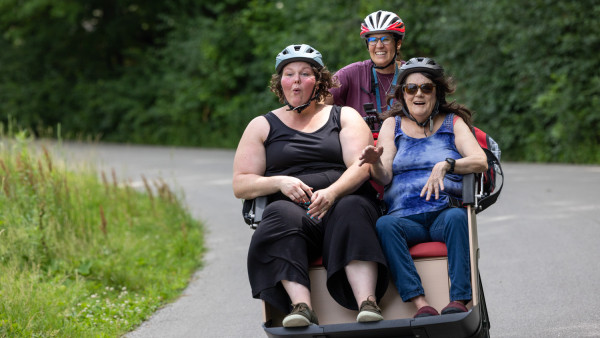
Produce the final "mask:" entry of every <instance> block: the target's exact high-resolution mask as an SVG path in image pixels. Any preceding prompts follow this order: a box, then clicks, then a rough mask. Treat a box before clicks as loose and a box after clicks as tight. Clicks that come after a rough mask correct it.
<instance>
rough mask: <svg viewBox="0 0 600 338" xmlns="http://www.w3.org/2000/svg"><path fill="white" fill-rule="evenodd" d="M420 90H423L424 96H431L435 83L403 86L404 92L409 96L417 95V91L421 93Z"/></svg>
mask: <svg viewBox="0 0 600 338" xmlns="http://www.w3.org/2000/svg"><path fill="white" fill-rule="evenodd" d="M419 88H421V91H422V92H423V94H431V93H432V92H433V88H435V85H434V84H433V83H423V84H420V85H418V84H416V83H407V84H404V85H402V90H404V92H405V93H406V94H409V95H415V94H416V93H417V91H419Z"/></svg>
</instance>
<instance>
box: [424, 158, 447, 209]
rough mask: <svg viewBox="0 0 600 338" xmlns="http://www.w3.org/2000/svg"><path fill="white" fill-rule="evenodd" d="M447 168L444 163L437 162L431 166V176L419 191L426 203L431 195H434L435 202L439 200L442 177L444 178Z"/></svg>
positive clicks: (442, 182) (442, 187) (442, 188)
mask: <svg viewBox="0 0 600 338" xmlns="http://www.w3.org/2000/svg"><path fill="white" fill-rule="evenodd" d="M449 166H450V165H449V164H448V162H446V161H442V162H438V163H436V164H435V166H433V170H432V171H431V175H429V179H428V180H427V183H425V186H424V187H423V190H421V197H423V196H425V200H426V201H429V199H430V198H431V194H434V195H435V199H436V200H437V199H438V198H440V191H441V190H444V176H446V171H448V169H449V168H448V167H449Z"/></svg>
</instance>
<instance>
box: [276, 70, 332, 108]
mask: <svg viewBox="0 0 600 338" xmlns="http://www.w3.org/2000/svg"><path fill="white" fill-rule="evenodd" d="M311 68H312V70H313V73H314V74H315V79H316V84H315V86H316V89H315V95H316V96H317V98H316V101H317V102H321V101H322V100H324V99H325V98H326V97H328V96H331V93H330V92H329V89H331V88H335V87H338V86H339V84H338V83H337V82H336V81H335V80H334V77H333V74H331V72H330V71H329V70H328V69H327V67H322V68H320V69H319V68H317V67H315V66H311ZM269 89H271V91H272V92H273V93H275V95H277V97H278V98H279V102H280V103H285V95H284V94H283V88H282V87H281V74H279V73H276V74H273V75H272V76H271V83H270V84H269Z"/></svg>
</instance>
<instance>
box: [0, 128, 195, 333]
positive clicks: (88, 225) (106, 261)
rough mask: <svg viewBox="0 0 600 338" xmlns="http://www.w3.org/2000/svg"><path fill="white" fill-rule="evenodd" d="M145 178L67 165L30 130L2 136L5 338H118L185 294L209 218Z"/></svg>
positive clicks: (0, 321) (0, 327)
mask: <svg viewBox="0 0 600 338" xmlns="http://www.w3.org/2000/svg"><path fill="white" fill-rule="evenodd" d="M107 176H109V177H110V179H109V178H107ZM100 177H101V178H102V179H100ZM144 183H145V186H146V189H145V190H144V191H143V192H142V191H138V190H135V189H133V188H131V187H130V185H128V184H124V183H123V182H118V179H117V177H116V175H115V174H114V171H113V172H112V173H111V174H110V175H106V174H105V173H98V172H96V171H95V170H94V169H90V168H86V167H85V166H83V167H80V168H66V167H65V166H64V165H63V164H61V163H59V162H58V161H57V160H56V159H53V158H52V156H51V155H50V152H49V151H48V150H47V149H45V148H41V149H39V148H37V147H35V146H33V145H32V144H31V143H30V142H29V140H28V139H27V137H26V135H25V134H23V133H21V134H18V135H17V136H16V137H13V138H10V139H7V138H3V139H1V140H0V337H15V336H17V337H22V336H26V337H118V336H120V335H123V334H124V333H126V332H128V331H130V330H132V329H133V328H135V327H136V326H137V325H139V324H140V323H141V322H142V321H143V320H144V319H145V318H147V317H148V316H149V315H150V314H152V313H153V312H154V311H155V310H156V309H157V308H158V307H160V306H161V305H163V304H165V303H167V302H169V301H172V300H173V299H174V298H176V297H177V296H178V295H179V294H180V292H181V291H182V289H183V288H184V287H185V286H186V285H187V283H188V281H189V278H190V277H191V275H192V273H193V272H194V271H195V270H196V269H197V268H198V267H199V266H200V262H201V257H202V253H203V242H202V238H203V237H202V235H203V232H202V226H201V224H199V223H198V222H197V221H195V220H194V219H192V218H191V216H190V213H189V211H188V210H187V209H186V208H185V207H184V206H183V203H182V197H181V196H178V195H177V194H174V193H173V192H172V189H171V188H170V187H169V186H168V185H167V184H165V183H164V182H163V181H161V180H158V181H157V182H148V181H147V180H146V179H145V178H144Z"/></svg>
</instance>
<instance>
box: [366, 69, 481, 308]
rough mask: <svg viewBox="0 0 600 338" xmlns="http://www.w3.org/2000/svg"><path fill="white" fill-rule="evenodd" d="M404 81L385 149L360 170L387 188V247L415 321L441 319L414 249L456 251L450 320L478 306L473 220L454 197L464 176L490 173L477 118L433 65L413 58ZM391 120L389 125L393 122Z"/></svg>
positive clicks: (385, 128) (381, 143)
mask: <svg viewBox="0 0 600 338" xmlns="http://www.w3.org/2000/svg"><path fill="white" fill-rule="evenodd" d="M399 73H400V74H399V76H398V82H399V84H400V86H399V87H398V90H396V91H395V93H394V97H395V99H396V103H395V104H394V106H393V107H392V108H391V109H390V110H388V111H387V112H386V113H385V114H384V118H385V119H384V121H383V125H382V127H381V132H380V134H379V140H378V142H377V147H374V146H372V145H369V146H367V147H366V148H365V149H364V150H363V153H362V154H361V156H360V157H359V160H360V162H359V165H361V164H363V163H369V164H371V178H372V179H373V180H375V181H376V182H377V183H379V184H381V185H384V186H386V190H385V194H384V200H385V202H386V204H387V206H388V211H387V215H385V216H382V217H380V218H379V219H378V220H377V224H376V228H377V234H378V236H379V241H380V242H381V246H382V248H383V251H384V252H385V255H386V258H387V261H388V266H389V267H390V270H391V272H392V279H393V280H394V283H395V285H396V288H397V289H398V292H399V293H400V296H401V297H402V300H403V301H405V302H408V301H411V302H412V303H413V304H414V305H415V307H416V310H417V312H416V314H415V317H425V316H433V315H438V314H439V313H438V312H437V309H434V308H433V307H431V306H430V305H429V304H428V302H427V300H426V298H425V292H424V290H423V286H422V285H421V279H420V278H419V274H418V273H417V270H416V268H415V265H414V262H413V260H412V259H411V257H410V253H409V247H411V246H413V245H415V244H418V243H422V242H431V241H439V242H444V243H446V246H447V248H448V266H449V268H448V270H449V275H450V301H451V302H450V303H449V304H448V305H447V306H446V307H445V308H444V309H442V311H441V313H442V314H449V313H457V312H466V311H467V308H466V305H467V303H469V302H470V300H471V282H470V265H469V237H468V223H467V212H466V209H464V208H454V207H451V206H450V204H449V197H453V198H457V199H461V198H462V175H464V174H467V173H473V172H475V173H481V172H484V171H485V170H486V169H487V161H486V156H485V153H484V152H483V150H482V149H481V147H480V146H479V144H478V143H477V140H476V139H475V137H474V136H473V133H471V129H470V128H471V115H472V112H471V111H470V110H469V109H468V108H467V107H465V106H463V105H460V104H458V103H456V102H455V101H452V102H447V101H446V95H447V94H452V93H453V92H454V88H453V86H452V85H451V79H449V78H447V77H446V76H445V75H444V69H443V68H442V66H440V65H439V64H437V63H436V62H435V61H434V60H433V59H430V58H426V57H419V58H412V59H410V60H408V62H406V63H405V64H404V65H402V67H400V72H399ZM386 117H387V118H386Z"/></svg>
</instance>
